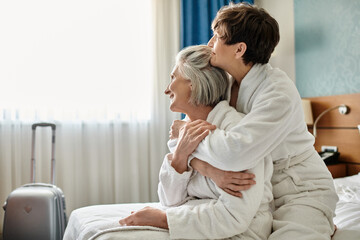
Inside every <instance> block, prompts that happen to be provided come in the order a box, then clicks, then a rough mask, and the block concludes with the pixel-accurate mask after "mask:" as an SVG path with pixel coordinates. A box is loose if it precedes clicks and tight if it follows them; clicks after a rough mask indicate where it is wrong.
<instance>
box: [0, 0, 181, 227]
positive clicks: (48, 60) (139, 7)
mask: <svg viewBox="0 0 360 240" xmlns="http://www.w3.org/2000/svg"><path fill="white" fill-rule="evenodd" d="M127 2H128V3H127ZM179 7H180V4H179V0H171V1H168V0H138V1H115V0H113V1H100V0H96V1H80V0H76V1H61V2H58V1H45V0H44V1H39V0H37V1H24V0H23V1H17V0H15V1H1V2H0V83H1V85H0V86H1V87H0V111H1V112H0V202H1V201H2V202H4V201H5V200H6V197H7V196H8V194H9V193H10V192H11V191H12V190H13V189H15V188H16V187H19V186H21V185H23V184H25V183H28V182H29V181H30V154H31V124H32V123H33V122H38V121H51V122H54V123H56V125H57V131H56V133H57V136H56V154H55V156H56V185H57V186H59V187H60V188H61V189H62V190H63V191H64V194H65V197H66V203H67V213H68V214H69V213H70V212H71V211H72V210H73V209H75V208H78V207H82V206H87V205H92V204H106V203H123V202H147V201H157V193H156V189H157V183H158V172H159V169H160V165H161V163H162V160H163V156H164V155H165V154H166V152H167V148H166V141H167V137H168V128H169V126H170V124H171V122H172V120H173V119H176V118H179V115H178V114H174V113H171V112H170V110H169V101H168V98H167V97H166V96H165V95H164V94H163V91H164V89H165V87H166V86H167V84H168V82H169V75H170V72H171V70H172V67H173V64H174V57H175V55H176V53H177V52H178V50H179ZM34 86H35V88H34ZM50 135H51V131H50V129H38V130H37V146H36V163H37V165H36V180H37V181H39V182H49V181H50V149H51V146H50V145H51V143H50ZM0 218H1V220H0V223H1V225H0V227H1V228H0V231H1V230H2V219H3V211H0Z"/></svg>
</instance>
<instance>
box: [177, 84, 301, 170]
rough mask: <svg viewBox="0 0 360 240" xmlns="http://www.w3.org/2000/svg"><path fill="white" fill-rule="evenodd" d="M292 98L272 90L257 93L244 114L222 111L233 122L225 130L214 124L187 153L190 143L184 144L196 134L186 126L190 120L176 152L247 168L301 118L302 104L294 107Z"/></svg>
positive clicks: (225, 166) (217, 164)
mask: <svg viewBox="0 0 360 240" xmlns="http://www.w3.org/2000/svg"><path fill="white" fill-rule="evenodd" d="M293 102H294V100H292V99H290V98H289V97H288V96H286V95H281V94H280V95H279V94H278V93H277V92H275V91H274V92H269V93H266V94H265V93H264V94H263V95H262V96H258V97H257V99H256V102H255V103H253V106H252V109H251V112H249V113H248V114H247V115H246V116H245V117H243V115H241V113H238V112H236V111H231V110H230V109H228V110H227V112H224V114H229V115H231V117H228V119H232V124H234V125H233V126H232V127H231V128H227V129H226V130H222V129H219V128H217V129H216V130H214V131H212V133H211V134H209V135H208V136H207V137H206V138H205V139H204V140H203V141H199V144H198V145H196V150H195V151H194V152H190V153H189V149H190V147H186V146H187V145H190V146H194V143H192V142H191V141H193V139H194V138H195V137H197V136H198V135H197V134H196V133H195V131H194V129H193V128H191V127H188V128H187V127H186V126H187V125H188V124H189V123H186V124H185V127H183V128H182V131H183V135H184V136H186V137H185V138H184V139H186V140H187V141H188V142H183V145H182V146H183V147H182V148H177V149H176V151H175V154H176V152H177V151H179V152H181V153H182V155H179V156H180V157H182V158H185V157H184V156H185V155H187V154H192V155H193V156H195V157H197V158H198V159H202V160H204V161H206V162H208V163H210V164H211V165H212V166H214V167H216V168H219V169H222V170H227V171H243V170H247V169H250V168H252V167H254V166H255V165H256V164H257V163H258V161H261V159H263V158H264V156H266V155H267V154H269V153H270V152H271V151H272V150H274V149H275V147H277V146H278V144H279V143H281V142H282V141H283V140H284V139H285V138H286V137H287V135H288V133H290V132H291V131H293V130H294V127H296V126H298V125H299V123H300V121H301V120H302V119H301V116H302V112H301V111H302V110H301V109H300V108H301V106H299V107H295V106H294V103H293ZM237 119H238V120H237Z"/></svg>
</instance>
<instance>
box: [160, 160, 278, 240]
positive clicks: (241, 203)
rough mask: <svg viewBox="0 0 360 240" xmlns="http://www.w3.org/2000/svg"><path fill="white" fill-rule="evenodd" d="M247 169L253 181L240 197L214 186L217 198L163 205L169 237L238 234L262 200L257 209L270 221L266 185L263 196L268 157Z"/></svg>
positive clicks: (270, 168) (243, 229)
mask: <svg viewBox="0 0 360 240" xmlns="http://www.w3.org/2000/svg"><path fill="white" fill-rule="evenodd" d="M265 165H266V167H265ZM251 171H252V172H254V173H255V175H256V181H257V184H256V185H254V186H253V187H252V188H251V189H249V190H248V191H246V192H244V194H243V198H238V197H234V196H232V195H229V194H227V193H226V192H224V191H222V190H221V189H219V188H218V189H217V190H218V191H219V193H220V196H219V198H218V199H211V200H209V199H202V200H191V201H189V202H187V203H185V204H184V205H182V206H180V207H177V208H169V209H167V210H166V215H167V222H168V226H169V232H170V238H171V239H223V238H228V237H232V236H234V235H238V234H241V233H243V232H245V231H246V230H247V229H248V228H249V225H250V223H251V222H252V220H253V219H254V217H255V215H256V213H257V212H258V211H259V209H260V205H261V203H262V202H264V203H265V204H264V206H262V205H261V211H265V212H268V213H269V214H268V215H267V217H266V219H265V221H266V222H268V223H269V222H271V214H270V212H269V211H270V206H269V205H268V203H269V202H270V201H271V199H272V194H271V190H270V189H268V190H267V195H269V196H268V197H264V189H265V182H270V176H271V174H272V162H271V159H268V160H267V161H260V162H259V164H258V165H257V166H256V167H254V168H253V169H251ZM266 171H267V172H266ZM265 172H266V173H265ZM265 176H266V178H265ZM268 184H269V183H268ZM200 187H201V186H200ZM264 199H267V200H264ZM267 202H268V203H267ZM209 226H211V227H209ZM259 231H261V229H259Z"/></svg>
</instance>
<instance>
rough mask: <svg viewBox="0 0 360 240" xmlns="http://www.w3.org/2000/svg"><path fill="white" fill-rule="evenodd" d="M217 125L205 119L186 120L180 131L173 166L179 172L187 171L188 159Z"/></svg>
mask: <svg viewBox="0 0 360 240" xmlns="http://www.w3.org/2000/svg"><path fill="white" fill-rule="evenodd" d="M215 129H216V126H215V125H212V124H210V123H208V122H206V121H204V120H195V121H192V122H186V123H185V124H184V125H183V126H182V127H181V128H180V132H179V140H178V144H177V147H176V150H175V152H174V154H173V159H172V164H171V165H172V166H173V167H174V168H175V170H176V171H177V172H179V173H183V172H184V171H187V168H188V167H187V159H188V157H189V156H190V154H191V153H193V152H194V151H195V149H196V148H197V146H198V145H199V143H200V142H201V141H202V140H203V139H204V138H205V137H206V136H207V135H208V134H209V133H210V131H211V130H215Z"/></svg>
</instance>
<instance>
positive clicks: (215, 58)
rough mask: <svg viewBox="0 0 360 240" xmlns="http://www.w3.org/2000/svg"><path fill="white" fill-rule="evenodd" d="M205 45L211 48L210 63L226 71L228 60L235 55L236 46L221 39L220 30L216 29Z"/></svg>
mask: <svg viewBox="0 0 360 240" xmlns="http://www.w3.org/2000/svg"><path fill="white" fill-rule="evenodd" d="M207 45H208V46H209V47H211V49H212V53H211V60H210V63H211V65H213V66H215V67H219V68H221V69H224V70H225V71H228V69H227V68H228V66H229V61H231V60H232V59H233V58H234V57H235V52H236V51H235V48H236V46H235V45H227V44H225V41H224V40H223V39H221V31H217V30H216V31H214V35H213V37H212V38H211V39H210V40H209V42H208V44H207Z"/></svg>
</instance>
